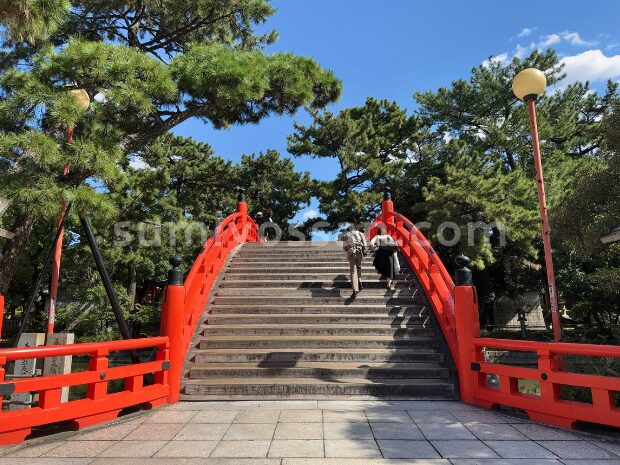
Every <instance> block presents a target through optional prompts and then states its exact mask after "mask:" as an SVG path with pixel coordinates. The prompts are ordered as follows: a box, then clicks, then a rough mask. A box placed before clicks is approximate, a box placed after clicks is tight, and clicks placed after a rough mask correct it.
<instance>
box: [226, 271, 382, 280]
mask: <svg viewBox="0 0 620 465" xmlns="http://www.w3.org/2000/svg"><path fill="white" fill-rule="evenodd" d="M380 277H381V275H380V274H379V273H377V271H375V270H373V271H368V272H366V273H364V272H362V278H364V280H379V278H380ZM263 280H264V281H273V280H281V281H301V282H308V281H310V282H321V283H324V282H332V281H347V282H348V281H349V270H346V271H342V272H334V273H280V272H275V273H273V272H270V273H258V272H256V273H237V274H235V273H230V274H228V275H227V276H224V279H223V280H222V281H223V282H227V281H243V282H254V281H263Z"/></svg>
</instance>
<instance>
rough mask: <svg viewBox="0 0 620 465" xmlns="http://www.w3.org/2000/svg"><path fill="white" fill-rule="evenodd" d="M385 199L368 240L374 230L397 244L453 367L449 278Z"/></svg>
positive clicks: (430, 249) (427, 244)
mask: <svg viewBox="0 0 620 465" xmlns="http://www.w3.org/2000/svg"><path fill="white" fill-rule="evenodd" d="M386 197H387V198H385V199H384V200H383V203H382V209H383V211H382V213H381V215H380V216H379V217H378V218H377V219H376V220H375V221H374V222H373V223H372V225H371V226H370V228H369V230H368V238H369V239H372V238H373V237H374V236H375V235H376V233H377V227H380V228H382V229H384V230H385V231H386V232H387V234H389V235H390V236H392V237H393V238H394V239H395V240H396V242H398V245H399V249H400V252H401V254H402V255H403V256H404V258H405V260H407V263H408V264H409V267H410V268H411V269H412V270H413V272H414V273H415V275H416V277H417V279H418V281H419V282H420V285H421V287H422V289H423V290H424V293H425V294H426V298H427V299H428V301H429V303H430V305H431V307H432V309H433V313H434V314H435V317H436V319H437V321H438V323H439V326H440V327H441V330H442V332H443V335H444V337H445V339H446V342H447V343H448V347H449V348H450V352H451V354H452V357H453V358H454V361H455V363H458V344H457V339H456V321H455V310H454V282H453V281H452V277H451V276H450V273H449V272H448V270H447V269H446V267H445V266H444V264H443V263H442V261H441V259H440V258H439V256H438V255H437V253H436V252H435V250H433V247H432V246H431V244H430V242H429V241H428V240H427V239H426V237H424V234H422V232H421V231H420V230H419V229H418V228H417V227H416V226H415V225H414V224H413V222H411V221H410V220H408V219H407V218H405V217H404V216H403V215H401V214H399V213H395V212H394V204H393V203H392V201H391V200H390V198H389V195H386Z"/></svg>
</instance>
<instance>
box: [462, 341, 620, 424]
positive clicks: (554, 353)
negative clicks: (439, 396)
mask: <svg viewBox="0 0 620 465" xmlns="http://www.w3.org/2000/svg"><path fill="white" fill-rule="evenodd" d="M470 343H471V346H470V347H471V348H472V349H473V350H472V354H474V358H475V359H474V360H475V361H474V362H473V363H474V367H475V370H476V371H475V374H474V376H470V377H469V381H470V382H471V383H472V386H473V389H472V396H473V399H472V400H473V402H474V403H478V404H480V405H484V406H486V407H493V406H495V405H505V406H510V407H514V408H519V409H522V410H524V411H525V412H527V414H528V415H529V417H530V418H531V419H532V420H536V421H540V422H544V423H551V424H554V425H557V426H563V427H567V428H570V427H572V426H574V424H575V423H576V422H577V421H585V422H590V423H600V424H604V425H610V426H615V427H620V409H619V408H618V407H617V406H616V399H615V396H616V393H618V392H620V378H617V377H612V376H602V375H593V374H583V373H572V372H569V371H565V370H564V369H563V368H566V363H565V362H564V363H563V362H562V358H561V356H562V355H571V356H582V357H613V358H620V347H618V346H610V345H595V344H567V343H553V342H551V343H550V342H535V341H513V340H506V339H491V338H480V337H478V338H473V339H472V341H471V342H470ZM483 348H488V349H506V350H518V351H525V352H535V353H536V357H537V366H536V367H535V368H525V367H516V366H513V365H504V364H501V363H491V362H487V361H485V359H484V354H483V352H482V350H481V349H483ZM488 375H494V376H496V377H497V379H498V381H499V387H492V386H490V385H489V384H488V382H487V376H488ZM519 380H531V381H536V382H537V383H538V384H539V386H540V393H539V394H538V395H533V394H527V393H522V392H520V390H519ZM562 386H577V387H580V388H586V389H589V390H590V392H591V398H592V402H591V403H589V402H578V401H575V400H566V399H563V398H562V397H561V387H562Z"/></svg>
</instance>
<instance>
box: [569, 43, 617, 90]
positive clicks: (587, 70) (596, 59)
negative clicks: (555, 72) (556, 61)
mask: <svg viewBox="0 0 620 465" xmlns="http://www.w3.org/2000/svg"><path fill="white" fill-rule="evenodd" d="M560 61H561V62H562V63H564V72H565V73H566V79H565V80H564V81H562V83H563V84H564V83H567V84H570V83H572V82H576V81H605V80H607V79H615V78H618V77H620V55H614V56H606V55H605V54H604V53H603V52H602V51H601V50H588V51H586V52H583V53H580V54H578V55H574V56H567V57H564V58H562V59H561V60H560Z"/></svg>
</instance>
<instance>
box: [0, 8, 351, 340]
mask: <svg viewBox="0 0 620 465" xmlns="http://www.w3.org/2000/svg"><path fill="white" fill-rule="evenodd" d="M0 7H2V8H1V9H2V11H3V15H2V17H0V28H2V29H3V31H4V32H6V34H5V35H4V36H3V37H2V38H1V39H0V168H1V171H0V199H1V200H2V202H3V203H4V204H6V203H10V208H9V211H8V212H6V214H5V217H4V219H3V221H4V220H6V219H8V220H12V223H11V222H9V223H6V224H7V227H6V229H8V230H16V229H17V228H21V229H20V237H19V240H15V241H5V242H4V246H3V250H2V255H1V256H0V293H3V294H6V292H7V291H9V292H10V294H11V295H10V297H17V298H13V299H11V301H12V302H15V305H16V306H18V305H19V303H18V302H19V301H22V300H23V297H24V292H23V290H24V289H30V288H31V287H32V281H33V280H34V276H35V275H36V274H37V273H38V271H39V270H38V269H36V266H32V262H33V261H34V263H39V262H40V261H41V260H42V259H41V254H44V253H45V252H44V251H45V249H46V247H47V244H48V243H49V237H50V236H51V231H52V230H53V225H54V224H55V222H56V217H57V215H58V212H59V206H60V203H61V201H62V200H64V201H71V202H73V204H74V208H73V213H72V215H71V216H70V217H69V219H68V224H67V237H68V240H67V246H66V251H65V257H64V260H63V279H62V281H61V298H62V299H65V300H71V299H75V300H76V301H82V300H84V298H85V297H87V298H88V299H90V301H91V302H92V303H93V305H94V306H95V308H93V312H92V315H93V318H94V320H93V321H90V320H88V319H87V320H85V323H84V332H82V333H80V334H81V337H82V338H84V337H86V336H87V333H88V328H91V329H92V331H93V333H99V332H101V331H103V332H104V333H105V331H104V328H102V327H98V326H96V325H95V324H94V321H95V320H96V321H107V320H108V316H109V305H108V304H107V302H106V301H105V299H104V298H102V296H103V294H102V293H101V288H100V284H98V282H97V278H96V274H95V273H94V268H93V264H92V258H90V255H89V254H90V252H89V251H88V250H87V248H86V247H85V244H84V239H83V236H82V231H81V229H80V228H79V227H78V224H79V222H78V221H77V214H78V213H83V212H90V213H92V216H91V220H92V222H93V225H94V227H95V229H96V230H97V231H99V242H100V246H101V248H102V250H103V251H104V254H105V259H106V264H107V265H108V267H109V271H110V274H111V276H112V279H113V281H114V283H115V286H117V287H118V288H119V289H121V290H123V291H122V292H121V291H119V292H120V293H121V294H122V295H123V301H124V304H126V306H127V308H128V311H129V313H130V316H131V318H132V321H134V322H135V326H134V330H135V332H136V333H140V331H142V330H143V329H144V328H143V326H144V327H150V326H149V323H148V321H150V320H149V317H148V316H146V315H144V314H143V313H144V312H146V313H148V310H146V309H147V308H149V307H148V306H146V307H145V306H144V305H143V304H141V303H140V299H141V297H140V296H139V295H137V294H139V293H140V292H142V291H143V290H144V289H145V286H146V285H145V283H146V282H147V281H148V280H157V279H161V278H162V277H163V276H164V275H165V272H166V270H167V269H168V267H169V265H168V263H167V260H168V258H169V257H170V256H171V255H172V254H173V253H175V252H176V253H179V254H181V255H182V256H183V257H184V259H185V260H186V264H189V263H192V262H193V258H194V257H195V255H196V253H197V251H198V250H199V249H200V247H201V245H202V242H201V241H203V240H204V236H205V235H207V234H208V233H209V232H210V231H212V230H213V227H214V226H215V222H216V219H217V218H216V216H217V215H216V212H217V211H222V212H226V213H230V212H231V211H232V209H233V208H234V206H235V203H236V199H235V192H234V189H233V188H234V186H236V185H240V186H242V185H243V183H245V184H246V185H245V186H243V187H246V188H248V189H249V190H251V191H252V192H253V195H254V196H256V198H259V197H260V198H261V200H264V201H265V202H266V205H269V206H270V208H272V209H273V210H274V211H277V214H278V215H280V216H281V218H282V219H283V220H285V219H288V218H290V217H292V216H293V215H294V210H295V209H297V208H298V207H299V206H300V205H301V204H302V203H305V202H307V201H308V198H309V193H308V192H309V186H310V184H311V182H310V180H309V177H308V175H307V174H299V173H295V171H294V167H293V165H292V163H291V162H290V161H288V160H283V159H281V158H280V157H279V155H278V154H277V153H275V152H268V153H266V154H261V155H257V156H248V157H244V159H243V161H242V162H241V164H240V165H239V166H233V165H232V164H231V163H229V162H226V161H224V160H222V159H221V158H220V157H217V156H216V155H215V154H214V153H213V151H212V150H211V148H210V147H209V146H208V145H207V144H198V143H196V142H194V141H192V140H190V139H183V138H176V137H172V136H170V135H169V131H170V130H171V129H173V128H174V127H175V126H177V125H178V124H180V123H182V122H183V121H186V120H188V119H190V118H195V117H198V118H201V119H202V120H204V121H205V122H207V123H208V124H210V125H212V126H215V127H218V128H219V127H224V126H229V125H232V124H243V123H257V122H259V121H260V120H261V119H262V118H264V117H267V116H269V115H270V114H274V113H275V114H282V113H289V114H293V113H294V112H295V111H296V110H297V109H299V108H300V107H302V106H307V107H308V108H313V109H317V108H321V107H323V106H325V105H327V104H329V103H331V102H334V101H335V100H337V99H338V97H339V95H340V92H341V83H340V82H339V81H338V80H337V79H336V78H335V77H334V75H333V73H331V72H330V71H328V70H325V69H323V68H322V67H321V66H320V65H319V64H318V63H316V62H315V61H314V60H312V59H310V58H305V57H298V56H295V55H293V54H290V53H279V54H274V55H266V54H265V53H264V52H263V51H262V50H261V49H262V47H263V46H265V45H267V44H270V43H272V42H273V41H274V40H275V39H276V33H275V32H274V31H268V32H266V33H264V34H263V33H257V32H256V31H255V28H256V26H257V25H260V24H261V23H263V22H264V21H265V20H266V19H267V18H268V17H269V16H270V15H271V14H273V12H274V9H273V8H272V7H271V6H270V5H269V3H268V2H267V1H265V0H232V1H231V0H227V1H223V0H198V1H191V2H189V1H181V2H179V1H174V2H172V1H170V0H164V1H160V0H158V1H152V0H146V1H141V2H123V1H105V2H102V1H100V0H80V1H74V2H72V3H71V4H70V5H69V4H68V3H67V2H66V1H57V0H45V1H41V0H32V1H31V0H29V1H27V2H26V1H21V0H0ZM25 40H29V41H30V42H25ZM75 88H78V89H84V90H85V91H86V92H87V94H88V96H89V97H90V101H91V104H90V107H89V108H88V110H86V111H83V110H80V109H79V108H78V106H77V105H76V102H75V100H74V98H73V97H72V96H71V95H70V94H69V93H67V92H66V90H67V89H75ZM67 128H72V129H73V131H72V132H73V141H72V144H68V143H66V142H65V132H66V130H67ZM140 164H142V165H144V166H138V167H136V166H137V165H140ZM65 167H68V168H69V174H68V175H61V173H62V172H63V170H64V169H65ZM253 170H254V171H256V172H255V173H252V171H253ZM269 183H272V184H273V188H272V190H271V191H270V192H267V190H268V189H267V188H266V186H267V185H268V184H269ZM115 223H119V224H120V223H128V224H129V226H128V227H127V228H124V229H123V228H120V232H121V233H123V232H131V233H133V234H138V233H139V231H140V230H142V231H143V232H144V234H146V235H149V234H151V235H157V234H159V233H161V234H162V236H164V240H163V242H162V244H160V245H157V246H153V244H151V245H145V244H141V243H140V241H138V240H135V241H129V242H127V241H125V242H122V241H118V240H117V239H118V238H117V237H116V235H115V234H114V224H115ZM140 224H142V226H139V225H140ZM186 232H187V235H188V237H189V239H190V240H188V241H185V236H186ZM31 233H32V234H34V236H33V237H32V238H30V241H28V238H29V235H30V234H31ZM169 237H172V238H176V241H173V242H175V243H174V244H171V243H170V242H168V238H169ZM143 242H144V241H143ZM145 242H149V241H145ZM14 277H16V278H15V279H13V278H14ZM84 286H87V287H88V288H89V292H90V293H88V294H84V293H83V288H84ZM123 292H124V293H123ZM43 300H44V299H41V300H38V301H37V302H38V306H39V311H41V309H42V305H43ZM136 303H138V305H136ZM151 311H152V308H151ZM72 315H73V314H71V313H68V314H67V318H66V321H67V322H69V321H71V319H72V318H73V317H74V315H73V316H72ZM89 318H90V317H89ZM106 325H107V323H106ZM61 326H62V323H61ZM151 326H152V325H151ZM151 329H152V328H151ZM80 331H81V330H80ZM80 331H78V332H80ZM105 334H107V333H105ZM97 337H99V336H97ZM104 337H108V336H107V335H104ZM110 337H112V336H110Z"/></svg>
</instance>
